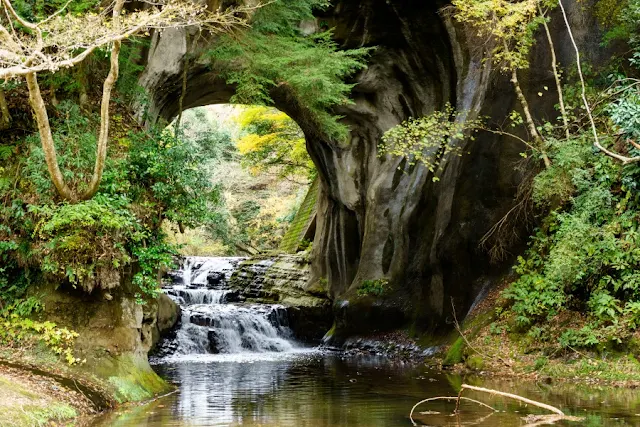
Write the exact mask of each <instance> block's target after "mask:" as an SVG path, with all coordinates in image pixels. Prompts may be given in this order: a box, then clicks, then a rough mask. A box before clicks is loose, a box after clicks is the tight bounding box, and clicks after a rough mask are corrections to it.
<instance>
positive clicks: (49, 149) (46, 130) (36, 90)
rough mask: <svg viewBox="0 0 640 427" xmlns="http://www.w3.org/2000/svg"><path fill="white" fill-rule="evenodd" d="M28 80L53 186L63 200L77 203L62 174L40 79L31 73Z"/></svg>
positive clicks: (30, 97) (27, 77)
mask: <svg viewBox="0 0 640 427" xmlns="http://www.w3.org/2000/svg"><path fill="white" fill-rule="evenodd" d="M26 79H27V87H28V89H29V100H30V101H31V108H33V112H34V114H35V116H36V122H37V123H38V132H39V133H40V141H41V143H42V149H43V150H44V158H45V160H46V162H47V169H48V170H49V175H50V176H51V180H52V181H53V185H54V186H55V187H56V190H57V191H58V194H60V196H62V198H63V199H65V200H67V201H70V202H72V203H73V202H76V201H77V197H76V195H75V194H74V193H73V192H72V191H71V189H70V188H69V187H68V186H67V184H66V183H65V182H64V177H63V176H62V172H60V167H59V166H58V156H57V153H56V147H55V145H54V144H53V135H52V134H51V126H50V124H49V115H48V114H47V107H46V105H45V103H44V100H43V99H42V93H41V92H40V85H38V77H37V76H36V74H35V73H29V74H27V75H26Z"/></svg>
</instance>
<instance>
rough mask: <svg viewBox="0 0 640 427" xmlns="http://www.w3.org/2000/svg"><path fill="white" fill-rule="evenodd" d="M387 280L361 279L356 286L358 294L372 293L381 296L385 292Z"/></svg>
mask: <svg viewBox="0 0 640 427" xmlns="http://www.w3.org/2000/svg"><path fill="white" fill-rule="evenodd" d="M388 285H389V281H388V280H387V279H376V280H363V281H362V283H361V284H360V287H358V295H360V296H365V295H373V296H376V297H381V296H382V295H384V294H385V293H386V292H387V289H388Z"/></svg>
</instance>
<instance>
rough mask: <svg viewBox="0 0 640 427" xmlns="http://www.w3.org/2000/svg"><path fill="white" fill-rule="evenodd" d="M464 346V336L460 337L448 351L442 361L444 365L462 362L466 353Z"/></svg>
mask: <svg viewBox="0 0 640 427" xmlns="http://www.w3.org/2000/svg"><path fill="white" fill-rule="evenodd" d="M464 347H465V344H464V340H463V339H462V337H460V338H458V339H457V340H456V341H455V342H454V343H453V344H452V345H451V347H449V351H447V354H446V356H445V357H444V360H443V361H442V365H443V366H452V365H455V364H456V363H461V362H462V359H463V355H464Z"/></svg>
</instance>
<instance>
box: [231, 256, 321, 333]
mask: <svg viewBox="0 0 640 427" xmlns="http://www.w3.org/2000/svg"><path fill="white" fill-rule="evenodd" d="M309 269H310V264H309V260H308V259H307V258H305V257H304V256H300V255H277V256H259V257H253V258H251V259H248V260H246V261H243V262H241V263H240V265H239V266H238V269H237V270H236V271H235V272H234V273H233V275H232V276H231V279H230V280H229V286H230V287H231V288H232V289H234V290H235V291H237V292H238V293H239V296H238V300H239V301H243V300H244V301H247V302H257V303H267V304H273V303H278V304H281V305H283V306H284V307H286V312H287V316H288V321H289V324H288V325H289V327H290V328H291V330H292V331H293V334H294V336H295V337H296V338H297V339H299V340H302V341H305V342H318V341H319V340H320V339H321V338H322V336H323V335H324V334H325V333H326V331H327V330H328V329H329V328H330V327H331V323H332V317H333V315H332V312H331V302H330V300H329V299H328V298H327V296H326V291H325V292H322V290H320V289H318V288H317V286H316V287H315V288H313V286H312V285H310V275H309ZM273 315H274V316H275V315H281V313H278V314H273Z"/></svg>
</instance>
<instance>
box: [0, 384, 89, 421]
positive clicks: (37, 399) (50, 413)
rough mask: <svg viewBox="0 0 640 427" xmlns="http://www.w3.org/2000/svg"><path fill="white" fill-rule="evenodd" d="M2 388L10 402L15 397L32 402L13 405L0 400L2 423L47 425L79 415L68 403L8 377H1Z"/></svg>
mask: <svg viewBox="0 0 640 427" xmlns="http://www.w3.org/2000/svg"><path fill="white" fill-rule="evenodd" d="M0 388H1V389H2V395H3V396H8V397H7V398H8V399H9V402H11V401H12V398H15V399H18V400H24V399H26V400H28V401H29V402H30V403H32V404H19V405H11V404H6V402H0V425H46V424H49V423H50V422H53V421H65V420H70V419H72V418H75V417H77V416H78V413H77V412H76V410H75V409H74V408H73V407H71V406H70V405H68V404H67V403H63V402H55V401H53V402H52V401H50V400H48V399H46V398H45V397H44V396H41V395H39V394H38V393H34V392H32V391H31V390H27V389H26V388H24V387H23V386H21V385H19V384H17V383H15V382H13V381H10V380H8V379H6V378H0ZM3 403H5V404H6V405H5V404H3ZM5 423H6V424H5Z"/></svg>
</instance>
